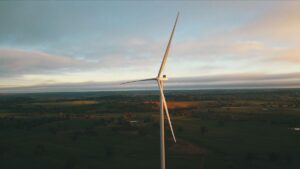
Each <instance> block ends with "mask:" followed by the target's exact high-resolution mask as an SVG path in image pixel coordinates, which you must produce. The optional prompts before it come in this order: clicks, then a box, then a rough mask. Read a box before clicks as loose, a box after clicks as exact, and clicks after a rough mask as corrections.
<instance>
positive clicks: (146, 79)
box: [120, 78, 156, 85]
mask: <svg viewBox="0 0 300 169" xmlns="http://www.w3.org/2000/svg"><path fill="white" fill-rule="evenodd" d="M151 80H156V78H150V79H141V80H133V81H129V82H124V83H121V84H120V85H123V84H128V83H135V82H142V81H151Z"/></svg>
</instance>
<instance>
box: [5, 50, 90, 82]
mask: <svg viewBox="0 0 300 169" xmlns="http://www.w3.org/2000/svg"><path fill="white" fill-rule="evenodd" d="M88 66H89V63H88V62H85V61H82V60H77V59H73V58H70V57H65V56H58V55H51V54H48V53H45V52H40V51H26V50H20V49H7V48H5V49H3V48H0V77H1V76H2V77H9V76H22V75H24V74H42V73H61V72H62V70H68V69H73V70H76V69H80V68H82V67H88Z"/></svg>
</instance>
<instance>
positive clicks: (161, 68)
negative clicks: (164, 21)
mask: <svg viewBox="0 0 300 169" xmlns="http://www.w3.org/2000/svg"><path fill="white" fill-rule="evenodd" d="M178 17H179V12H178V13H177V17H176V20H175V24H174V27H173V30H172V33H171V36H170V39H169V42H168V45H167V48H166V51H165V54H164V58H163V60H162V62H161V65H160V69H159V72H158V75H157V77H160V76H161V74H162V71H163V70H164V67H165V64H166V62H167V58H168V54H169V51H170V46H171V42H172V39H173V35H174V32H175V28H176V25H177V20H178Z"/></svg>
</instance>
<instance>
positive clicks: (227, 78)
mask: <svg viewBox="0 0 300 169" xmlns="http://www.w3.org/2000/svg"><path fill="white" fill-rule="evenodd" d="M120 83H121V81H116V82H81V83H60V84H45V85H33V86H27V87H6V88H5V87H2V88H0V93H19V92H21V93H23V92H25V93H30V92H74V91H76V92H78V91H123V90H157V84H156V83H155V82H154V81H153V82H140V83H134V84H128V85H120ZM165 85H166V87H165V89H166V90H172V89H182V90H187V89H249V88H291V87H295V88H296V87H300V72H295V73H285V74H262V73H260V74H259V73H257V74H245V73H240V74H223V75H212V76H202V77H181V78H172V79H170V80H169V81H167V82H166V83H165Z"/></svg>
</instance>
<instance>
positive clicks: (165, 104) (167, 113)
mask: <svg viewBox="0 0 300 169" xmlns="http://www.w3.org/2000/svg"><path fill="white" fill-rule="evenodd" d="M157 82H158V86H159V90H160V94H161V96H162V101H163V107H164V109H165V112H166V115H167V119H168V122H169V125H170V129H171V132H172V136H173V139H174V142H175V143H176V138H175V134H174V131H173V127H172V122H171V119H170V115H169V111H168V106H167V102H166V99H165V95H164V92H163V89H162V85H161V83H160V82H159V81H157Z"/></svg>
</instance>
